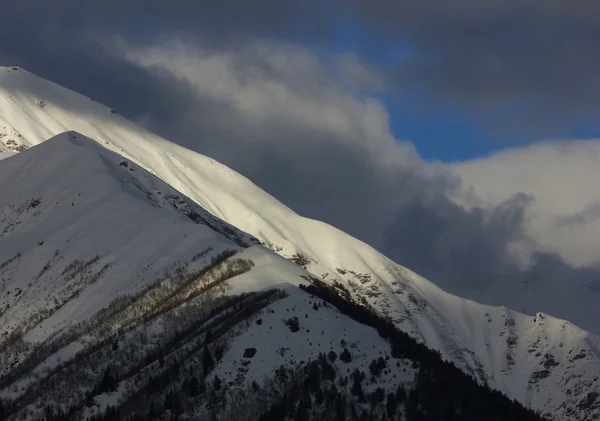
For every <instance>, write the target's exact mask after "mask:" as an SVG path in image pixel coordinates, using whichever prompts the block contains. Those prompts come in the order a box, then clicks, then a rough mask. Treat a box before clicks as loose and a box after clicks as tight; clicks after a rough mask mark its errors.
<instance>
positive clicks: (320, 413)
mask: <svg viewBox="0 0 600 421" xmlns="http://www.w3.org/2000/svg"><path fill="white" fill-rule="evenodd" d="M340 300H342V301H340ZM340 303H341V304H340ZM531 308H532V309H534V308H535V304H534V303H533V304H532V305H531ZM594 323H596V324H598V323H599V322H598V321H597V320H590V321H589V323H586V324H585V326H583V325H581V324H580V323H577V325H576V324H573V323H571V322H569V321H568V320H564V319H559V318H556V317H553V316H552V315H551V314H545V313H542V312H538V311H535V310H533V311H532V312H525V313H524V312H519V311H515V310H513V309H510V308H507V307H503V306H488V305H483V304H479V303H477V302H474V301H471V300H468V299H465V298H461V297H459V296H455V295H451V294H449V293H447V292H445V291H443V290H441V289H440V288H438V287H437V286H436V285H435V284H434V283H432V282H430V281H428V280H427V279H424V278H423V277H421V276H419V275H417V274H416V273H414V272H412V271H410V270H408V269H407V268H404V267H402V266H400V265H398V264H396V263H395V262H393V261H391V260H389V259H388V258H386V257H385V256H383V255H382V254H380V253H379V252H378V251H376V250H375V249H373V248H372V247H370V246H369V245H367V244H365V243H363V242H361V241H359V240H357V239H355V238H352V237H351V236H349V235H347V234H345V233H344V232H341V231H340V230H338V229H336V228H334V227H332V226H330V225H327V224H325V223H322V222H319V221H315V220H310V219H307V218H303V217H302V216H300V215H298V214H296V213H295V212H294V211H292V210H291V209H289V208H287V207H286V206H285V205H283V204H282V203H280V202H279V201H277V200H276V199H275V198H273V197H272V196H270V195H268V194H267V193H266V192H264V191H263V190H261V189H260V188H259V187H257V186H256V185H254V184H253V183H252V182H251V181H249V180H248V179H246V178H245V177H243V176H242V175H240V174H238V173H236V172H235V171H233V170H231V169H229V168H227V167H225V166H224V165H222V164H220V163H218V162H216V161H215V160H213V159H211V158H208V157H205V156H202V155H200V154H197V153H195V152H193V151H190V150H187V149H185V148H183V147H181V146H178V145H176V144H174V143H171V142H169V141H167V140H165V139H162V138H160V137H158V136H156V135H154V134H152V133H150V132H148V131H147V130H145V129H143V128H141V127H139V126H137V125H136V124H134V123H133V122H131V121H129V120H127V119H125V118H124V117H122V116H120V115H119V114H118V113H116V112H115V111H114V110H111V109H110V108H107V107H105V106H103V105H101V104H98V103H97V102H95V101H93V100H91V99H89V98H87V97H84V96H81V95H79V94H77V93H75V92H72V91H70V90H68V89H66V88H63V87H61V86H59V85H56V84H54V83H52V82H49V81H46V80H44V79H42V78H39V77H37V76H35V75H33V74H31V73H29V72H27V71H25V70H23V69H21V68H18V67H8V68H4V67H0V419H3V418H6V419H9V420H13V419H14V420H18V419H19V420H20V419H22V420H43V419H46V420H48V421H51V420H58V419H82V420H84V419H85V420H100V419H131V420H135V419H161V420H162V419H165V420H167V419H182V420H196V419H197V420H203V419H219V420H252V419H263V420H267V419H323V420H327V419H348V420H350V419H367V420H369V419H376V420H381V419H388V420H396V419H402V420H404V419H408V420H413V419H414V420H416V419H419V420H430V419H439V420H446V419H447V420H451V419H464V420H467V419H482V418H474V417H473V416H472V415H470V414H475V413H476V412H469V411H470V410H471V409H469V408H473V407H474V406H473V405H475V406H477V405H479V406H484V407H485V406H486V405H487V406H488V407H489V409H487V410H488V411H489V414H490V416H489V417H486V418H485V419H489V420H495V419H498V420H499V419H508V417H507V418H499V415H498V414H501V413H502V410H501V409H500V408H509V409H506V411H508V412H504V414H509V413H510V414H512V416H511V418H512V419H523V420H525V419H539V418H536V417H537V415H535V413H534V412H537V413H539V414H541V415H542V416H543V417H545V418H546V419H549V420H556V421H567V420H598V419H600V398H599V397H600V380H599V376H600V360H599V356H600V346H599V344H600V341H599V337H598V334H597V333H596V330H594V329H598V328H599V327H600V326H597V325H596V326H594ZM590 326H593V329H592V328H591V327H590ZM394 329H397V330H396V331H394ZM384 332H387V334H383V333H384ZM402 332H405V334H407V335H404V334H402ZM405 336H406V338H405ZM408 338H412V339H410V340H409V339H408ZM411 341H413V342H411ZM419 346H420V347H422V348H419ZM425 346H426V347H427V348H429V349H430V350H434V351H435V352H432V351H427V350H426V348H425ZM436 358H437V360H436ZM442 359H443V360H445V361H447V362H450V363H451V364H452V365H451V364H446V365H444V364H443V363H442V362H441V361H442ZM438 360H439V361H438ZM454 366H455V367H456V368H457V369H456V370H455V371H453V368H454ZM440 373H445V374H444V376H445V378H444V380H442V379H441V378H436V381H431V379H432V378H435V376H441V374H440ZM456 373H460V374H462V375H464V378H463V377H461V376H460V375H459V374H456ZM448 379H450V380H448ZM438 380H439V381H438ZM449 381H451V382H454V383H452V384H454V385H456V387H450V388H449V389H448V390H446V391H443V390H442V391H438V392H439V393H437V395H436V393H433V389H432V388H434V387H436V385H443V384H448V382H449ZM490 390H493V391H497V392H500V393H493V392H491V391H490ZM467 392H468V393H469V396H471V397H477V399H479V398H480V397H481V396H487V395H485V394H486V393H489V394H490V397H489V400H488V401H485V402H482V401H481V400H480V399H479V400H478V402H479V403H470V402H467V401H465V399H467V396H466V395H465V394H466V393H467ZM460 393H463V395H460ZM501 394H504V395H506V397H503V396H502V395H501ZM442 395H444V396H446V395H447V397H448V398H447V399H446V398H444V399H446V400H445V401H444V405H446V406H445V407H444V408H446V409H444V410H442V409H440V408H437V407H436V409H435V410H434V407H433V406H427V405H426V403H427V402H429V404H430V405H434V404H433V402H434V401H435V402H437V400H436V399H442V398H439V396H442ZM436 396H438V397H436ZM449 399H454V400H453V401H452V402H453V403H452V404H451V405H450V404H448V403H447V402H449ZM474 399H475V398H474ZM513 400H514V401H516V402H518V403H520V404H521V405H522V406H524V407H525V408H528V409H530V410H531V411H526V410H524V411H523V412H519V411H520V410H519V409H515V408H517V407H518V408H521V407H520V405H517V404H516V403H514V402H513ZM458 401H460V402H458ZM486 402H487V403H486ZM440 405H442V404H440ZM448 405H450V407H448ZM511 405H512V406H511ZM513 406H514V408H513ZM457 408H458V409H457ZM446 410H447V411H448V412H444V411H446ZM476 410H482V411H483V410H484V409H477V408H476V409H473V411H476ZM435 411H438V412H435ZM452 411H455V413H454V415H448V414H450V413H452ZM510 411H515V412H510ZM479 414H481V412H479ZM520 414H524V415H520ZM469 416H471V418H469ZM418 417H421V418H418Z"/></svg>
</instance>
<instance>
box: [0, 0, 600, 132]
mask: <svg viewBox="0 0 600 421" xmlns="http://www.w3.org/2000/svg"><path fill="white" fill-rule="evenodd" d="M599 16H600V5H599V3H598V2H597V1H595V0H580V1H578V2H577V4H576V5H575V4H574V3H571V2H565V1H564V0H528V1H522V0H502V1H495V2H481V1H476V0H458V1H453V2H448V1H445V0H424V1H419V2H413V1H407V0H402V1H394V0H373V1H362V0H350V1H344V2H341V1H336V0H334V1H331V2H321V1H318V0H307V1H304V2H294V1H291V0H283V1H276V0H256V1H253V2H240V1H237V0H236V1H234V0H222V1H219V2H208V1H191V0H184V1H180V2H178V3H177V5H176V7H175V6H174V5H173V4H171V3H169V2H165V1H161V0H126V1H116V0H104V1H101V2H80V1H77V0H57V1H54V2H51V3H50V2H47V1H42V0H23V1H13V2H10V3H9V4H7V5H4V7H3V17H4V19H3V24H2V26H1V27H0V37H1V38H2V40H3V43H2V47H0V59H2V58H3V60H4V61H7V62H8V63H9V64H13V63H12V62H14V61H18V62H20V63H21V64H22V65H23V66H25V67H27V68H29V69H31V70H32V71H34V72H36V73H39V72H40V71H42V72H43V73H44V75H45V76H47V77H50V78H52V79H53V80H60V79H64V80H65V81H67V80H71V82H70V83H71V84H72V85H74V86H75V85H77V87H78V88H82V87H84V88H85V89H86V90H89V91H94V88H90V87H86V84H85V82H84V81H80V82H78V81H77V80H75V81H73V78H74V77H75V78H77V75H78V72H76V71H74V69H76V68H78V67H79V68H81V67H85V68H86V70H87V71H88V72H92V71H93V69H94V68H95V67H97V68H98V69H103V70H105V69H106V68H107V67H111V66H116V65H117V63H106V62H103V60H104V59H106V57H105V56H103V55H102V54H101V53H100V52H99V51H98V49H97V46H96V45H95V43H94V42H93V41H91V40H95V39H97V38H98V37H100V38H101V37H105V36H107V35H120V36H123V37H125V38H127V39H128V40H129V41H130V42H133V43H137V44H139V45H146V46H147V45H153V44H155V43H156V42H159V41H161V40H163V39H164V38H165V37H174V36H176V37H182V38H185V39H187V40H189V42H190V43H192V44H198V43H202V44H203V45H204V47H206V48H211V49H219V48H220V46H222V45H224V44H235V43H237V42H239V41H240V40H242V41H244V40H247V39H249V38H260V39H265V38H272V39H280V40H288V41H289V40H294V41H298V40H302V42H305V43H307V44H309V45H319V46H321V48H323V49H324V50H327V49H328V48H333V47H335V48H339V47H340V43H342V44H343V42H344V41H343V39H342V40H340V36H339V31H338V28H339V25H340V22H341V21H344V22H347V21H350V22H352V24H353V25H354V27H353V28H352V30H351V31H352V32H353V34H352V35H353V37H354V38H356V39H357V40H358V42H356V45H357V48H360V49H361V51H358V53H359V54H360V55H361V58H360V59H359V60H366V58H365V57H367V58H368V59H369V60H371V61H374V62H377V63H379V65H380V66H381V67H382V68H383V69H384V70H385V72H386V77H385V79H386V83H385V86H386V91H387V92H391V91H392V90H395V91H396V92H397V93H398V98H399V100H400V101H403V102H404V105H406V106H407V107H409V108H410V109H413V110H421V111H427V110H430V109H431V108H432V107H442V108H443V107H445V106H447V105H449V104H451V105H456V104H458V105H460V106H461V107H462V108H464V109H465V110H467V111H468V113H469V114H470V115H471V116H474V117H475V118H476V119H477V121H478V122H479V123H480V124H481V125H482V126H484V127H488V128H490V127H491V128H493V129H494V130H495V131H497V132H500V133H501V134H504V135H507V134H514V133H515V132H516V131H519V132H520V133H524V132H526V133H528V136H524V137H529V138H531V137H538V136H539V135H540V134H542V135H556V134H557V133H568V132H569V130H567V129H571V128H572V126H573V125H575V124H578V123H582V122H586V123H588V124H592V125H594V126H595V128H596V129H600V127H599V126H600V124H598V123H596V115H597V114H598V111H600V106H599V105H598V104H600V81H599V80H598V78H597V77H596V75H597V74H599V73H600V52H599V50H598V48H597V34H598V31H599V30H600V18H599ZM342 38H343V37H342ZM399 51H400V52H399ZM355 57H358V56H355ZM393 57H399V58H393ZM346 59H347V60H354V58H352V56H351V55H350V56H348V57H347V58H346ZM382 61H383V64H382V63H381V62H382ZM94 64H98V65H99V66H94ZM343 68H344V69H346V71H347V72H348V73H347V74H346V75H341V76H342V77H349V78H350V79H353V78H354V79H355V80H358V79H361V78H364V77H367V78H369V77H370V74H368V73H366V74H362V75H361V74H359V73H357V71H358V72H361V71H362V69H363V68H364V66H362V65H359V66H357V67H356V68H352V67H351V66H348V65H347V64H345V65H344V66H343ZM67 74H68V77H67ZM79 74H81V72H79ZM79 77H81V76H79ZM94 77H95V78H96V80H97V81H99V82H102V83H105V84H107V83H111V81H110V80H111V79H110V78H108V77H104V76H103V75H102V74H101V72H100V71H97V72H96V74H95V75H94ZM371 82H373V83H375V84H380V81H379V80H376V81H371ZM360 83H363V84H364V83H366V80H365V79H363V80H362V82H360ZM80 90H81V89H80ZM97 90H98V92H100V93H102V92H101V88H98V89H97ZM105 95H106V94H105ZM106 96H107V97H108V95H106ZM132 109H133V107H132Z"/></svg>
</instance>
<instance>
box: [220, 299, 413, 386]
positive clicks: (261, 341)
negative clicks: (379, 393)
mask: <svg viewBox="0 0 600 421" xmlns="http://www.w3.org/2000/svg"><path fill="white" fill-rule="evenodd" d="M288 293H289V296H288V297H286V298H284V299H282V300H279V301H277V302H275V303H274V304H272V305H270V306H268V307H267V308H266V309H265V310H264V311H263V312H262V314H261V315H259V316H257V320H258V319H260V324H257V323H256V322H255V323H253V324H252V325H250V327H249V328H248V329H247V330H246V331H245V332H243V333H242V334H241V335H240V336H239V337H237V338H235V341H234V342H233V345H232V346H231V348H230V349H229V350H228V351H227V352H226V353H225V355H224V356H223V360H222V361H221V362H220V363H219V365H218V366H217V368H216V370H215V375H217V376H219V377H221V378H224V379H231V380H230V381H234V383H235V384H236V385H237V386H240V387H241V388H243V387H248V386H250V385H251V384H252V382H253V381H255V382H257V383H258V384H262V382H263V381H264V380H265V379H266V378H272V377H273V375H274V373H275V370H276V369H277V368H278V367H280V366H285V367H289V366H292V367H295V366H299V365H300V364H301V362H308V361H313V360H315V359H316V358H317V357H318V356H319V354H320V353H323V354H327V353H328V352H330V351H333V352H335V353H336V355H337V359H336V360H335V364H336V366H337V368H338V369H339V370H340V372H342V373H344V374H346V373H347V372H348V370H349V372H353V371H354V370H355V369H356V368H358V369H359V370H360V371H363V372H365V373H368V372H369V364H370V363H371V361H373V360H374V359H377V358H379V357H384V358H385V357H386V356H388V357H389V355H390V346H389V343H387V342H386V341H385V340H383V339H382V338H381V337H380V336H379V334H378V333H377V331H376V330H375V329H373V328H371V327H368V326H365V325H361V324H358V323H356V322H354V321H353V320H352V319H350V318H348V317H347V316H344V315H342V314H340V313H339V312H338V311H337V310H335V309H334V308H332V307H331V306H329V305H327V306H323V303H324V302H323V300H321V299H318V298H316V297H311V296H310V295H309V294H307V293H305V292H304V291H302V290H300V289H297V288H290V289H288ZM314 304H318V305H319V307H318V309H317V310H314V309H313V305H314ZM325 304H326V303H325ZM292 317H298V321H299V327H300V329H299V330H298V331H297V332H291V331H290V329H289V328H288V326H286V325H285V324H284V323H283V321H284V320H287V319H289V318H292ZM342 341H345V342H346V343H347V344H346V345H342ZM247 348H255V349H256V351H257V352H256V354H255V355H254V356H253V357H251V358H244V357H243V355H244V351H245V350H246V349H247ZM344 348H348V350H349V351H350V353H351V355H352V361H350V362H349V363H344V362H342V361H341V360H340V359H339V355H340V354H341V353H342V352H343V351H344ZM397 361H398V360H395V359H390V363H389V364H388V366H389V368H390V372H389V373H387V374H383V375H382V377H380V378H378V379H377V383H376V384H375V383H374V384H371V385H370V387H368V388H367V389H366V390H367V391H372V390H373V389H375V388H376V387H382V388H384V389H386V390H390V389H391V390H395V389H396V388H397V387H398V385H399V384H408V383H410V382H412V381H413V380H414V377H415V369H413V368H411V367H410V361H408V360H402V363H401V364H399V365H398V366H397V365H396V362H397Z"/></svg>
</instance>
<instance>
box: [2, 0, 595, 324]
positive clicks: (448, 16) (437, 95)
mask: <svg viewBox="0 0 600 421" xmlns="http://www.w3.org/2000/svg"><path fill="white" fill-rule="evenodd" d="M597 8H598V6H597V5H596V2H591V1H587V0H583V1H581V2H580V3H578V5H577V7H575V6H571V7H567V5H566V3H564V2H559V1H558V0H550V1H543V2H542V1H534V0H532V1H527V2H522V1H521V2H517V1H516V0H515V1H513V0H507V1H503V2H494V3H493V4H491V3H489V2H488V3H482V2H478V1H477V2H476V1H474V0H462V1H458V2H452V4H449V3H448V2H445V1H441V0H429V1H423V2H418V4H417V3H415V2H403V1H400V2H391V1H390V2H388V1H383V0H375V1H370V2H362V1H361V2H358V1H356V2H354V1H350V2H344V5H341V4H336V2H335V1H334V2H326V4H324V3H322V2H316V1H314V2H313V1H307V2H301V3H299V2H288V1H271V0H260V1H257V2H252V3H251V4H250V3H245V2H238V1H235V2H234V1H231V0H223V1H220V2H218V3H215V2H210V3H209V2H201V1H200V2H191V1H182V2H178V4H177V7H173V5H172V4H170V3H168V2H164V1H154V0H150V1H143V2H142V1H137V0H136V1H133V0H130V1H120V2H116V1H114V0H105V1H103V2H80V1H75V0H59V1H57V2H52V3H51V4H50V3H48V2H41V1H34V0H28V1H22V2H12V3H10V4H9V5H8V7H7V8H4V9H3V16H5V17H6V18H5V19H4V20H3V25H1V26H0V38H1V39H3V43H2V46H0V62H3V63H4V64H13V63H15V62H18V63H19V64H21V65H23V66H24V67H25V68H27V69H28V70H30V71H33V72H35V73H38V74H40V76H43V77H47V78H49V79H51V80H54V81H56V82H58V83H61V84H63V85H65V86H67V87H69V88H71V89H74V90H77V91H79V92H81V93H83V94H85V95H88V96H92V97H94V98H96V99H97V100H99V101H100V102H103V103H105V104H106V105H109V106H111V107H113V108H115V109H117V110H118V111H119V112H120V113H121V114H124V115H126V116H128V117H130V118H133V119H135V120H137V121H138V122H141V123H142V124H144V125H146V126H148V127H149V128H150V129H152V130H153V131H155V132H157V133H158V134H160V135H163V136H165V137H166V138H168V139H170V140H173V141H175V142H178V143H180V144H182V145H184V146H186V147H189V148H191V149H193V150H196V151H198V152H201V153H203V154H206V155H209V156H212V157H214V158H216V159H218V160H220V161H222V162H223V163H225V164H226V165H228V166H230V167H232V168H234V169H236V170H237V171H239V172H241V173H242V174H244V175H246V176H248V177H249V178H251V179H252V180H253V181H255V182H256V183H257V184H258V185H259V186H261V187H262V188H264V189H265V190H266V191H268V192H269V193H271V194H273V195H274V196H276V197H277V198H278V199H280V200H281V201H283V202H284V203H286V204H287V205H289V206H290V207H292V208H293V209H295V210H296V211H298V212H299V213H301V214H303V215H306V216H308V217H312V218H317V219H321V220H324V221H326V222H328V223H331V224H333V225H335V226H337V227H339V228H341V229H343V230H344V231H347V232H348V233H350V234H352V235H354V236H356V237H358V238H360V239H362V240H364V241H366V242H368V243H370V244H371V245H373V246H375V247H376V248H378V249H379V250H381V251H382V252H383V253H384V254H386V255H388V256H389V257H390V258H392V259H394V260H396V261H397V262H399V263H401V264H403V265H405V266H408V267H410V268H411V269H414V270H415V271H417V272H418V273H420V274H422V275H424V276H426V277H429V278H430V279H431V280H432V281H434V282H436V283H437V284H438V285H440V286H441V287H443V288H444V289H446V290H448V291H450V292H454V293H457V294H460V295H463V296H467V297H470V298H474V299H477V300H480V301H486V302H490V303H492V304H504V305H508V306H511V307H514V308H516V309H519V310H525V311H528V312H530V313H531V312H536V311H544V312H547V313H550V314H553V315H556V316H558V317H565V318H568V319H570V320H572V321H574V322H576V323H578V322H581V323H585V322H586V320H589V312H590V311H592V310H593V308H595V306H596V302H597V297H596V295H595V294H597V293H596V292H594V291H597V289H598V288H600V280H599V276H598V274H599V272H598V271H597V270H596V269H595V265H596V262H597V261H598V260H599V259H600V251H599V250H600V247H598V246H600V244H599V243H600V236H599V235H595V233H597V232H600V231H598V230H600V225H599V221H600V218H598V215H599V214H600V212H599V211H598V208H599V206H600V197H597V196H598V195H599V194H598V189H597V187H596V180H598V176H599V175H600V174H598V169H597V168H600V165H598V161H599V158H598V155H597V152H596V151H598V150H599V149H600V147H599V146H598V142H595V141H589V142H580V143H573V142H559V143H557V142H551V143H542V144H538V145H535V146H531V147H526V148H517V149H514V150H511V151H508V152H503V153H500V154H497V155H495V156H492V157H488V158H485V159H480V160H475V161H472V162H466V163H457V164H454V165H445V164H441V163H431V162H424V161H423V160H422V159H421V158H420V157H419V155H418V154H417V153H416V151H415V149H414V147H413V145H412V143H411V142H410V140H409V139H405V140H403V139H397V138H395V136H394V135H393V133H392V131H391V129H390V121H389V120H390V117H389V115H388V111H387V109H386V106H385V103H384V102H383V101H382V100H381V98H380V95H381V93H382V92H385V93H387V94H389V93H395V94H396V95H399V96H401V97H403V98H406V99H407V101H413V100H414V101H415V104H414V106H415V107H416V109H421V110H425V109H427V108H428V107H436V106H442V105H443V104H445V103H458V104H461V106H463V107H466V109H469V110H470V112H472V113H474V114H479V115H481V118H482V119H483V120H484V121H486V122H488V123H489V124H490V126H492V127H495V128H498V127H500V128H509V129H510V130H513V131H525V130H533V131H535V132H538V133H543V132H546V131H551V132H552V133H555V134H556V133H560V129H561V128H562V127H564V126H565V125H569V124H573V123H575V122H577V121H579V119H581V118H587V116H590V115H593V113H595V112H596V111H597V104H599V103H600V102H599V100H600V88H599V85H598V82H596V80H597V79H596V77H595V74H596V73H600V53H599V52H598V51H597V49H596V48H593V47H595V43H594V40H595V39H596V37H595V35H594V34H595V33H596V31H597V29H598V25H599V23H600V22H599V19H600V18H598V17H600V13H597V12H598V10H597ZM32 10H34V11H35V12H33V13H32V12H31V11H32ZM25 16H27V17H28V19H27V20H23V19H21V18H22V17H25ZM341 18H343V19H345V20H349V21H350V22H352V24H353V25H356V27H357V28H359V29H360V30H361V31H364V38H365V39H366V40H367V41H368V42H367V43H366V45H367V47H361V46H360V45H358V46H357V47H356V49H355V50H353V51H344V52H341V53H335V52H332V51H334V48H329V47H335V46H336V45H337V44H336V43H337V42H338V41H337V40H338V35H336V25H337V24H338V23H339V19H341ZM399 45H400V46H406V48H399V49H398V48H397V46H399ZM383 58H385V59H383ZM592 76H593V77H592ZM507 104H509V105H511V106H510V107H508V108H507ZM515 292H518V293H517V294H515ZM567 292H568V293H567ZM532 297H537V298H535V299H533V298H532ZM564 300H571V301H572V304H573V305H570V306H569V305H568V303H565V302H564ZM532 302H535V303H536V304H535V306H533V307H532V305H531V303H532Z"/></svg>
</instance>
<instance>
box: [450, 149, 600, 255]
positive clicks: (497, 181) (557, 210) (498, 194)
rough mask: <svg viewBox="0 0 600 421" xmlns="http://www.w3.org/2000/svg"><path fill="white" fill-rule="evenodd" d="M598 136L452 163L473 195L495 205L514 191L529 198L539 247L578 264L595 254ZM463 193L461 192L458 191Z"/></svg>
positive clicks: (599, 223) (599, 227)
mask: <svg viewBox="0 0 600 421" xmlns="http://www.w3.org/2000/svg"><path fill="white" fill-rule="evenodd" d="M599 163H600V141H598V140H588V141H560V142H558V141H555V142H544V143H540V144H537V145H531V146H528V147H520V148H514V149H511V150H505V151H502V152H499V153H496V154H494V155H491V156H489V157H486V158H480V159H475V160H471V161H467V162H463V163H457V164H454V165H453V166H452V169H453V170H454V171H456V172H457V173H458V174H459V175H460V176H461V177H462V178H463V180H464V182H465V185H466V186H469V187H470V188H472V189H473V192H474V193H475V197H478V198H479V200H478V201H473V200H471V201H470V202H469V201H468V200H463V201H462V202H461V203H462V204H464V205H465V206H466V207H467V208H468V207H469V206H470V205H486V206H495V205H497V204H498V203H500V202H502V201H503V200H504V199H505V198H506V197H507V196H508V195H510V194H512V193H514V192H522V193H525V194H528V195H531V196H533V197H534V198H535V200H534V201H533V202H532V203H531V205H530V207H529V209H528V212H527V214H526V216H527V218H526V222H527V227H528V232H529V234H530V235H531V236H532V238H534V239H535V240H536V242H537V243H538V244H539V245H540V248H541V249H545V250H552V251H554V252H557V253H559V254H560V255H561V256H563V258H565V259H566V260H567V261H568V262H569V263H571V264H574V265H578V266H584V265H593V264H595V263H597V262H598V260H599V258H600V255H599V253H598V250H600V237H599V236H598V233H599V232H600V219H599V218H598V217H597V216H598V203H600V190H599V189H598V180H599V179H600V165H599ZM463 199H464V197H463Z"/></svg>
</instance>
